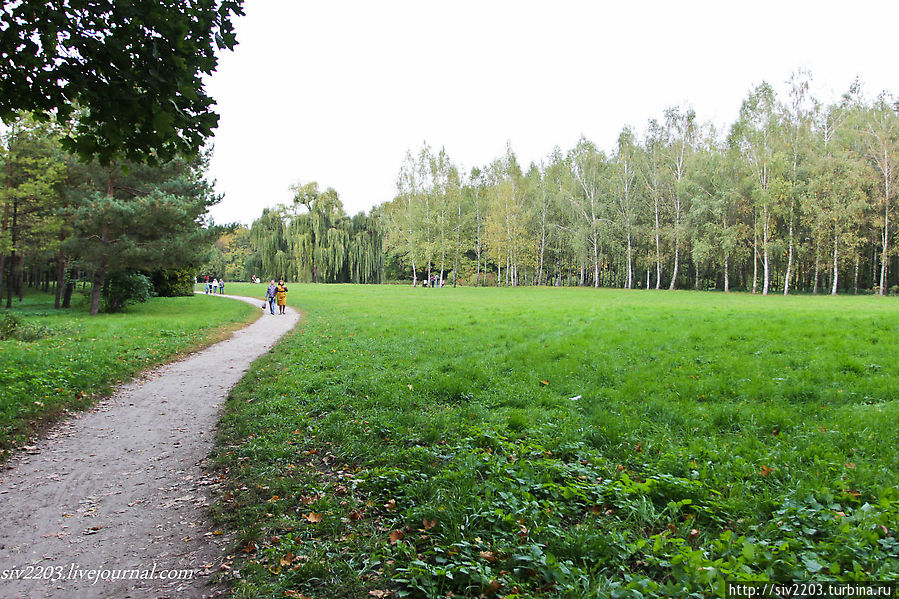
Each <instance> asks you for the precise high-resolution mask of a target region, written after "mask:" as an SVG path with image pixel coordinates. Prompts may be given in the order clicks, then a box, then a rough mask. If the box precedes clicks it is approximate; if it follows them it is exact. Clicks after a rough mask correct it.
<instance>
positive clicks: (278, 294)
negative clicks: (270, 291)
mask: <svg viewBox="0 0 899 599" xmlns="http://www.w3.org/2000/svg"><path fill="white" fill-rule="evenodd" d="M275 299H276V301H277V302H278V314H284V310H285V309H286V308H287V286H286V285H285V284H284V279H281V280H280V281H278V286H277V287H276V288H275Z"/></svg>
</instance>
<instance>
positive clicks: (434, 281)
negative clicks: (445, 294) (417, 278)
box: [421, 275, 444, 288]
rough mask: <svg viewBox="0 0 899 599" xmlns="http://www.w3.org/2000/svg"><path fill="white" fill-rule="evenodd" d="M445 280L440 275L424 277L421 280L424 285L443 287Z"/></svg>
mask: <svg viewBox="0 0 899 599" xmlns="http://www.w3.org/2000/svg"><path fill="white" fill-rule="evenodd" d="M443 283H444V280H443V279H441V278H440V275H431V276H430V277H429V278H427V279H424V280H423V281H422V282H421V286H422V287H432V288H437V287H443Z"/></svg>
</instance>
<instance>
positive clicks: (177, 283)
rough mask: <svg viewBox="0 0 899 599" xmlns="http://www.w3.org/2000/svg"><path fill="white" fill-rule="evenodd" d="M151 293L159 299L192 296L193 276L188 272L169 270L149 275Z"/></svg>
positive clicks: (175, 269) (177, 269)
mask: <svg viewBox="0 0 899 599" xmlns="http://www.w3.org/2000/svg"><path fill="white" fill-rule="evenodd" d="M150 279H151V281H152V283H153V291H155V292H156V295H158V296H159V297H186V296H191V295H193V294H194V275H193V272H191V271H190V270H184V269H179V268H169V269H164V270H157V271H155V272H153V273H151V274H150Z"/></svg>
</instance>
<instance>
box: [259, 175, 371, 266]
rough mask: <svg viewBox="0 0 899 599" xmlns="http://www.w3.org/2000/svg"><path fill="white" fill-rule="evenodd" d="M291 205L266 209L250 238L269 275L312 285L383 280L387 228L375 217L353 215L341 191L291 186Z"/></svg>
mask: <svg viewBox="0 0 899 599" xmlns="http://www.w3.org/2000/svg"><path fill="white" fill-rule="evenodd" d="M291 191H293V194H294V201H293V206H291V207H283V206H282V207H281V208H279V209H277V210H266V211H264V212H263V214H262V216H261V217H260V218H259V219H258V220H257V221H256V222H254V223H253V226H252V228H251V238H252V241H253V245H254V246H255V247H256V250H257V252H258V254H259V256H260V257H261V259H262V268H263V270H264V271H265V272H266V273H268V275H269V276H284V277H285V278H287V279H290V280H296V281H312V282H313V283H347V282H353V283H380V282H381V273H382V272H383V267H384V264H383V252H382V249H381V248H382V245H383V232H382V226H381V224H380V219H379V217H378V216H377V215H375V214H372V215H366V214H364V213H360V214H357V215H356V216H354V217H352V218H350V217H348V216H347V215H346V213H345V212H344V210H343V204H342V203H341V201H340V197H339V196H338V194H337V192H336V191H334V190H333V189H331V188H328V189H326V190H324V191H321V190H319V188H318V184H317V183H315V182H311V183H307V184H305V185H303V184H297V185H293V186H292V187H291Z"/></svg>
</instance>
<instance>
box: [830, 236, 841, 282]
mask: <svg viewBox="0 0 899 599" xmlns="http://www.w3.org/2000/svg"><path fill="white" fill-rule="evenodd" d="M839 280H840V238H839V236H838V235H837V232H836V230H834V232H833V287H832V288H831V290H830V295H836V294H837V283H838V282H839Z"/></svg>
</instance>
